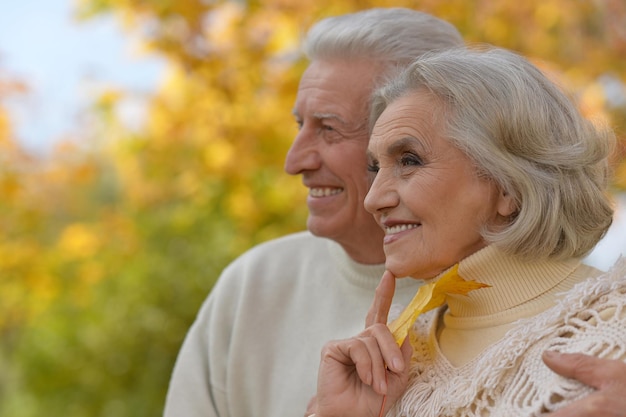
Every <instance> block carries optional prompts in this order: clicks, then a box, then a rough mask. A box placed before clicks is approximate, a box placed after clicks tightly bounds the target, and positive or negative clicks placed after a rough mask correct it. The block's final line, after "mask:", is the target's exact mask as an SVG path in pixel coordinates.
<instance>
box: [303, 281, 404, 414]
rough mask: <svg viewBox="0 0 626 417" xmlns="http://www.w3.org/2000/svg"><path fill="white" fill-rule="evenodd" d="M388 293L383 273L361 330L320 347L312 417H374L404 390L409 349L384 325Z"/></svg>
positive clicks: (389, 286) (390, 295)
mask: <svg viewBox="0 0 626 417" xmlns="http://www.w3.org/2000/svg"><path fill="white" fill-rule="evenodd" d="M394 290H395V277H394V276H393V275H392V274H391V273H390V272H388V271H386V272H385V274H383V277H382V279H381V282H380V284H379V285H378V288H377V289H376V295H375V297H374V302H373V303H372V307H371V308H370V311H369V313H368V315H367V319H366V325H367V328H366V329H365V330H364V331H363V332H362V333H360V334H359V335H357V336H356V337H353V338H350V339H346V340H339V341H333V342H329V343H327V344H326V345H325V346H324V349H323V350H322V359H321V363H320V369H319V375H318V383H317V401H316V402H317V404H316V407H315V412H316V416H317V417H339V416H359V417H365V416H373V417H378V416H380V415H384V414H385V413H386V412H387V411H388V410H389V409H390V408H391V406H392V405H393V404H394V403H395V402H396V401H397V399H398V398H399V397H400V396H401V395H402V393H403V392H404V390H405V389H406V385H407V382H408V368H409V360H410V357H411V346H410V344H409V343H408V341H406V340H405V342H404V343H403V345H402V348H399V347H398V345H397V344H396V342H395V340H394V338H393V335H392V334H391V332H390V331H389V329H388V328H387V325H386V323H387V315H388V313H389V308H390V306H391V300H392V298H393V293H394ZM383 408H384V410H382V413H381V409H383Z"/></svg>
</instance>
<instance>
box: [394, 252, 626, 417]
mask: <svg viewBox="0 0 626 417" xmlns="http://www.w3.org/2000/svg"><path fill="white" fill-rule="evenodd" d="M459 274H460V275H461V276H462V277H463V278H465V279H467V280H470V279H474V280H477V281H480V282H483V283H487V284H490V285H491V286H492V287H491V288H487V289H481V290H478V291H474V292H472V293H470V294H469V296H467V297H465V296H455V297H453V298H450V299H449V300H448V306H447V307H442V308H440V309H438V310H434V311H431V312H429V313H426V314H424V315H423V316H421V317H419V318H418V320H417V322H416V323H415V325H414V326H413V328H412V330H411V333H410V338H411V343H412V345H413V349H414V354H413V358H412V363H411V371H410V383H409V387H408V389H407V391H406V392H405V394H404V396H403V397H402V398H401V399H400V400H399V401H398V402H397V403H396V405H395V406H394V408H393V409H392V410H391V411H390V412H389V414H388V416H419V417H431V416H432V417H435V416H436V417H443V416H458V417H460V416H494V417H495V416H497V417H504V416H506V417H514V416H525V417H527V416H540V415H543V414H547V413H548V412H550V411H553V410H556V409H558V408H560V407H562V406H564V405H565V404H566V403H569V402H571V401H573V400H575V399H577V398H580V397H582V396H583V395H585V394H588V393H589V392H590V390H591V388H588V387H586V386H584V385H582V384H581V383H578V382H576V381H572V380H568V379H566V378H563V377H560V376H558V375H556V374H554V373H553V372H552V371H550V370H549V369H548V368H547V367H546V366H545V365H544V364H543V361H542V359H541V354H542V352H544V351H545V350H547V349H552V350H558V351H563V352H585V353H590V354H593V355H596V356H599V357H608V358H619V359H622V360H626V307H625V305H626V259H621V260H619V261H618V262H617V263H616V265H615V266H614V267H613V268H612V269H611V270H610V271H609V272H608V273H604V274H603V273H601V272H600V271H598V270H595V269H593V268H591V267H588V266H585V265H582V264H580V262H579V261H577V260H569V261H564V262H561V261H546V262H541V263H536V262H533V263H523V262H519V261H518V260H516V259H514V258H512V257H509V256H506V255H505V254H503V253H502V252H500V251H498V250H497V249H495V248H493V247H488V248H485V249H483V250H481V251H479V252H477V253H475V254H473V255H471V256H470V257H468V258H467V259H465V260H463V261H462V262H461V263H460V265H459ZM396 310H397V309H396Z"/></svg>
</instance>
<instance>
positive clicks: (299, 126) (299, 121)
mask: <svg viewBox="0 0 626 417" xmlns="http://www.w3.org/2000/svg"><path fill="white" fill-rule="evenodd" d="M303 124H304V123H302V120H296V125H297V126H298V130H302V125H303Z"/></svg>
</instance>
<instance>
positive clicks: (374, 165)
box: [367, 161, 379, 173]
mask: <svg viewBox="0 0 626 417" xmlns="http://www.w3.org/2000/svg"><path fill="white" fill-rule="evenodd" d="M378 170H379V167H378V162H376V161H374V162H368V163H367V171H368V172H373V173H377V172H378Z"/></svg>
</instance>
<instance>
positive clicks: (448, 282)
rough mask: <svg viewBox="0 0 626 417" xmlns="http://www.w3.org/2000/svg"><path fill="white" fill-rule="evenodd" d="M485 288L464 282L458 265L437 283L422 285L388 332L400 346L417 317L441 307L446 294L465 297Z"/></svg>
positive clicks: (477, 283) (473, 282) (391, 324)
mask: <svg viewBox="0 0 626 417" xmlns="http://www.w3.org/2000/svg"><path fill="white" fill-rule="evenodd" d="M485 287H489V285H487V284H483V283H480V282H476V281H465V280H464V279H463V278H461V276H460V275H459V264H456V265H454V266H453V267H451V268H450V269H449V270H448V271H447V272H446V273H445V274H443V275H442V276H441V277H440V278H439V279H438V280H437V281H435V282H430V283H428V284H424V285H422V286H421V287H420V289H419V290H418V291H417V294H415V296H414V297H413V299H412V300H411V302H410V303H409V304H408V305H407V306H406V308H405V309H404V310H403V311H402V313H400V316H398V318H397V319H395V320H394V321H392V322H391V323H389V330H391V333H392V334H393V337H394V338H395V340H396V343H397V344H398V346H400V345H402V343H403V342H404V339H406V336H407V334H408V333H409V328H411V326H412V325H413V323H415V320H417V316H419V315H420V314H422V313H425V312H427V311H429V310H432V309H433V308H436V307H439V306H440V305H442V304H443V303H444V302H445V301H446V294H462V295H467V293H469V292H470V291H473V290H477V289H480V288H485Z"/></svg>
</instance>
